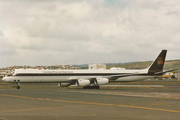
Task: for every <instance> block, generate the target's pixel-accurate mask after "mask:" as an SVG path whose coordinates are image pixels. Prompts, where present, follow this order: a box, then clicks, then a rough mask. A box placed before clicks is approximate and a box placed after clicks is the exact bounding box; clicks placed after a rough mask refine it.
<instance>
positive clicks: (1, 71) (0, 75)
mask: <svg viewBox="0 0 180 120" xmlns="http://www.w3.org/2000/svg"><path fill="white" fill-rule="evenodd" d="M9 73H10V71H8V70H0V77H4V76H6V75H8V74H9Z"/></svg>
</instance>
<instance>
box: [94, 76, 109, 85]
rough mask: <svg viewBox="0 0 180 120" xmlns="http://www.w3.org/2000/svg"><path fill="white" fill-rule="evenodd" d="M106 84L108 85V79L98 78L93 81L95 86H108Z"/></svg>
mask: <svg viewBox="0 0 180 120" xmlns="http://www.w3.org/2000/svg"><path fill="white" fill-rule="evenodd" d="M108 83H109V79H108V78H101V77H98V78H96V80H95V84H97V85H105V84H108Z"/></svg>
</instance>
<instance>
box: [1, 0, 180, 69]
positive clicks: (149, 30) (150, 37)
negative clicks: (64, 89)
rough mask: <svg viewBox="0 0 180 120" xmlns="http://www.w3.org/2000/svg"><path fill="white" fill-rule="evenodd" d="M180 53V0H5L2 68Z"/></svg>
mask: <svg viewBox="0 0 180 120" xmlns="http://www.w3.org/2000/svg"><path fill="white" fill-rule="evenodd" d="M162 49H167V50H168V54H167V57H166V59H168V60H173V59H180V1H178V0H0V68H1V67H9V66H14V65H16V66H18V65H22V66H24V65H30V66H37V65H66V64H71V65H73V64H91V63H119V62H133V61H149V60H151V61H153V60H154V59H155V58H156V57H157V55H158V54H159V53H160V52H161V50H162Z"/></svg>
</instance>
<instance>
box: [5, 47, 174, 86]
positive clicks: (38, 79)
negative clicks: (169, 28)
mask: <svg viewBox="0 0 180 120" xmlns="http://www.w3.org/2000/svg"><path fill="white" fill-rule="evenodd" d="M166 53H167V50H162V51H161V53H160V54H159V56H158V57H157V58H156V59H155V61H154V62H153V63H152V64H151V65H150V66H149V67H148V68H146V69H133V70H126V69H125V70H119V69H108V70H107V69H104V70H93V69H92V70H89V69H86V70H83V69H82V70H79V69H78V70H70V69H69V70H66V69H62V70H39V69H16V70H15V71H14V72H12V73H11V74H9V75H8V76H6V77H4V78H3V79H2V80H3V81H5V82H7V83H16V84H17V89H20V85H21V83H59V84H60V86H61V87H68V86H71V85H74V84H77V86H79V87H83V88H84V89H99V88H100V87H99V86H100V85H105V84H108V83H110V82H132V81H140V80H145V79H147V78H153V77H157V76H161V75H163V74H164V73H167V72H171V71H174V70H177V69H173V70H168V71H163V66H164V62H165V58H166Z"/></svg>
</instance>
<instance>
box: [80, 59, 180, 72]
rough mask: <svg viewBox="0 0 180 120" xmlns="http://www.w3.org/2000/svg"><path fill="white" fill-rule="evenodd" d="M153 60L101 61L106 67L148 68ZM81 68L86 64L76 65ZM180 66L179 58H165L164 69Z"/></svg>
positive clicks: (84, 67)
mask: <svg viewBox="0 0 180 120" xmlns="http://www.w3.org/2000/svg"><path fill="white" fill-rule="evenodd" d="M152 62H153V61H144V62H128V63H103V64H106V66H107V67H106V68H107V69H110V68H112V67H120V68H125V69H145V68H148V67H149V66H150V65H151V64H152ZM76 66H78V67H81V68H83V69H87V68H88V64H83V65H76ZM175 68H180V60H167V61H165V64H164V70H170V69H175Z"/></svg>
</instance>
